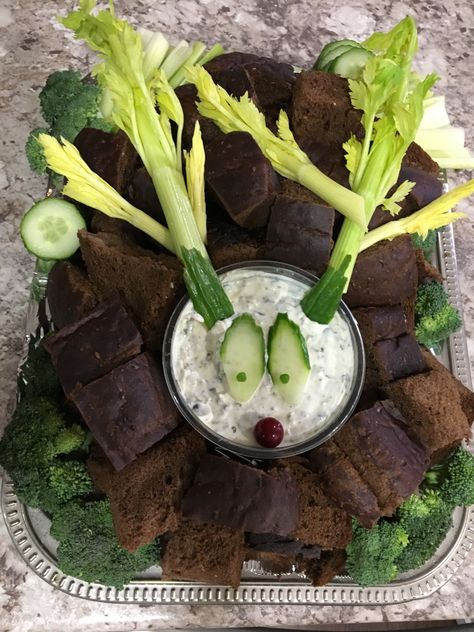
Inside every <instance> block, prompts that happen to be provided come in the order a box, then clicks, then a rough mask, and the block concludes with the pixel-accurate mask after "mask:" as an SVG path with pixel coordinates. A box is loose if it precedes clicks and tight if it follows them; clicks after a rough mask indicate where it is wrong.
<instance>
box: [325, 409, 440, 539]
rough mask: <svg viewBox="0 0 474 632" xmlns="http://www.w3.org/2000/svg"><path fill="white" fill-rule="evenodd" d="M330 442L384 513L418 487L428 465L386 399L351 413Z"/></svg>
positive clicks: (425, 454) (423, 452) (423, 449)
mask: <svg viewBox="0 0 474 632" xmlns="http://www.w3.org/2000/svg"><path fill="white" fill-rule="evenodd" d="M334 442H335V443H336V445H337V446H338V447H339V449H340V450H341V451H342V452H344V454H345V455H346V457H347V458H348V459H349V460H350V462H351V463H352V465H353V466H354V467H355V468H356V470H357V471H358V472H359V474H360V475H361V477H362V478H363V479H364V480H365V481H366V482H367V484H368V485H369V487H370V489H371V490H372V491H373V492H374V494H375V496H376V497H377V501H378V505H379V507H380V509H381V511H382V512H383V515H384V516H391V515H392V514H393V512H394V511H395V509H396V508H397V507H399V506H400V505H401V504H402V502H403V501H404V500H405V499H406V498H408V496H410V495H411V494H412V493H413V492H414V491H415V490H416V489H417V488H418V486H419V484H420V483H421V481H422V480H423V476H424V474H425V471H426V470H427V469H428V465H429V455H428V450H427V449H426V447H425V446H424V445H422V444H421V443H420V442H419V441H417V440H416V439H415V438H413V436H410V429H409V427H408V426H407V424H406V423H405V420H404V419H403V417H402V416H401V415H400V413H399V412H398V411H397V410H396V409H395V408H394V407H393V405H392V404H391V402H389V401H384V402H377V403H376V404H374V406H372V407H371V408H369V409H368V410H364V411H360V412H358V413H357V414H356V415H354V416H353V417H351V419H350V420H349V421H348V422H347V423H346V424H345V425H344V426H343V427H342V429H341V430H339V431H338V432H337V433H336V434H335V436H334ZM334 548H345V547H342V546H339V547H334Z"/></svg>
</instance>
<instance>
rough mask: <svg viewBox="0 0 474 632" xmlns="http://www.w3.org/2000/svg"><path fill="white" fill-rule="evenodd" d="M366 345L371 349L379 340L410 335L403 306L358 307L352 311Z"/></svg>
mask: <svg viewBox="0 0 474 632" xmlns="http://www.w3.org/2000/svg"><path fill="white" fill-rule="evenodd" d="M352 314H353V316H354V317H355V319H356V320H357V324H358V325H359V329H360V333H361V334H362V338H363V340H364V343H365V344H366V345H367V346H368V347H371V346H372V345H374V344H375V343H376V342H378V341H379V340H388V339H390V338H397V337H398V336H402V335H403V334H406V333H408V325H407V321H406V317H405V313H404V311H403V309H402V306H401V305H381V306H380V307H358V308H356V309H353V310H352Z"/></svg>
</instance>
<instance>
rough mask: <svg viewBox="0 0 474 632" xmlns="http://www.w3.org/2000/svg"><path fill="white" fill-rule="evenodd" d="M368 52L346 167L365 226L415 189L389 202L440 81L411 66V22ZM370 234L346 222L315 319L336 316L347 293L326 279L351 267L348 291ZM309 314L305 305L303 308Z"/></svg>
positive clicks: (369, 44) (318, 290) (378, 37)
mask: <svg viewBox="0 0 474 632" xmlns="http://www.w3.org/2000/svg"><path fill="white" fill-rule="evenodd" d="M363 46H364V48H366V49H367V50H369V51H370V52H372V53H373V56H371V57H370V58H369V59H368V61H367V63H366V65H365V67H364V69H363V72H362V75H361V77H360V79H358V80H350V81H349V87H350V96H351V102H352V105H353V107H354V108H356V109H357V110H361V111H362V117H361V122H362V125H363V127H364V130H365V136H364V139H363V140H362V141H360V140H358V139H357V138H356V137H355V136H352V137H351V138H350V139H349V140H348V141H347V142H346V143H344V149H345V151H346V164H347V168H348V170H349V183H350V186H351V188H352V190H353V191H355V192H356V193H358V194H359V195H361V196H362V197H363V199H364V202H365V223H366V225H367V224H368V223H369V221H370V219H371V217H372V215H373V213H374V211H375V209H376V208H377V206H380V205H382V206H384V207H385V208H386V209H388V210H389V212H391V213H392V214H396V213H397V212H398V211H399V209H400V206H399V204H398V203H399V202H400V201H401V200H402V199H403V198H404V197H405V196H406V194H407V193H408V192H409V191H410V189H411V188H412V186H413V184H412V183H408V182H404V183H402V184H401V185H400V186H399V187H398V189H397V190H396V191H395V193H394V194H393V195H392V196H391V197H390V198H387V197H386V196H387V192H388V191H389V190H390V189H391V188H392V187H393V186H394V185H395V184H396V182H397V179H398V175H399V171H400V166H401V162H402V160H403V157H404V155H405V153H406V150H407V148H408V146H409V145H410V144H411V143H412V141H413V140H414V137H415V134H416V132H417V129H418V126H419V124H420V121H421V118H422V115H423V99H424V98H425V96H426V94H427V93H428V91H429V90H430V89H431V87H432V86H433V84H434V83H435V81H436V79H437V77H436V76H435V75H428V76H427V77H425V78H424V79H423V80H418V79H416V78H415V76H414V74H413V72H412V70H411V65H412V61H413V57H414V55H415V52H416V50H417V33H416V26H415V23H414V21H413V19H412V18H411V17H407V18H405V19H403V20H402V21H401V22H400V23H399V24H398V25H396V26H395V27H394V28H393V29H392V30H391V31H389V32H388V33H375V34H374V35H372V36H371V37H370V38H369V39H368V40H367V41H366V42H364V43H363ZM364 232H365V229H364V228H362V227H361V225H357V224H356V223H355V222H353V221H352V220H351V219H348V218H346V219H345V220H344V223H343V226H342V229H341V232H340V234H339V236H338V239H337V242H336V245H335V247H334V249H333V251H332V254H331V258H330V261H329V265H328V269H327V271H326V272H325V274H324V275H323V277H322V278H321V280H320V281H319V283H317V284H316V286H315V287H314V288H313V290H312V294H313V298H314V301H312V304H313V305H314V306H315V307H314V309H312V310H311V311H310V312H305V313H306V314H307V316H308V317H309V318H311V319H312V320H316V321H317V322H320V323H328V322H330V320H331V319H332V317H333V316H334V314H335V312H336V310H337V307H338V305H339V302H340V300H341V297H342V294H343V291H344V289H342V290H339V288H340V282H339V277H340V276H341V273H340V274H339V275H338V276H336V277H335V278H336V279H337V286H336V289H337V291H332V290H333V289H334V287H332V284H331V283H330V284H329V288H328V287H327V286H326V277H327V276H329V278H330V279H331V277H334V271H335V270H341V269H342V267H343V266H347V257H350V260H349V267H348V268H347V270H346V271H345V273H344V276H345V279H346V284H345V285H346V287H347V285H348V283H349V281H350V278H351V275H352V270H353V268H354V265H355V263H356V259H357V255H358V253H359V250H360V247H361V242H362V239H363V237H364ZM303 309H305V308H304V306H303Z"/></svg>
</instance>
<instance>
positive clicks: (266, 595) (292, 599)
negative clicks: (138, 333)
mask: <svg viewBox="0 0 474 632" xmlns="http://www.w3.org/2000/svg"><path fill="white" fill-rule="evenodd" d="M435 263H436V265H437V266H438V268H439V269H440V271H441V273H442V274H443V276H444V277H445V279H446V287H447V291H448V294H449V298H450V301H451V302H452V303H453V305H454V306H455V307H457V309H458V310H459V311H460V312H462V302H461V294H460V290H459V285H458V275H457V265H456V255H455V246H454V237H453V230H452V227H451V226H448V227H447V228H445V229H444V230H443V231H441V232H440V234H439V237H438V248H437V252H436V261H435ZM45 281H46V278H45V277H41V276H40V275H36V276H35V279H34V282H33V293H34V292H35V291H38V289H39V290H41V286H42V285H44V283H45ZM37 329H38V320H37V303H35V302H34V301H31V303H30V309H29V313H28V319H27V332H28V333H30V332H33V331H36V330H37ZM441 360H442V361H443V362H444V363H445V364H446V366H448V367H449V368H450V369H451V371H452V373H453V374H454V375H455V376H456V377H457V378H458V379H460V380H461V381H462V382H463V383H464V384H465V385H466V386H468V387H469V388H471V387H472V385H471V376H470V370H469V361H468V355H467V347H466V336H465V332H464V330H461V331H459V332H457V333H456V334H454V335H453V336H451V337H450V339H449V341H448V342H447V343H446V344H445V345H444V348H443V353H442V355H441ZM1 506H2V513H3V516H4V519H5V522H6V525H7V529H8V531H9V533H10V535H11V537H12V540H13V542H14V543H15V545H16V547H17V549H18V551H19V553H20V555H21V556H22V557H23V559H24V560H25V562H26V564H27V565H28V566H29V567H30V568H31V569H32V570H33V571H34V572H35V573H36V574H37V575H39V576H40V577H41V578H42V579H43V580H44V581H45V582H47V583H48V584H50V585H51V586H53V587H55V588H58V589H59V590H62V591H63V592H65V593H68V594H69V595H73V596H75V597H81V598H83V599H89V600H91V601H101V602H108V603H134V604H154V603H177V604H179V603H200V604H203V603H206V604H303V605H309V604H319V605H343V604H352V605H356V604H360V605H387V604H395V603H401V602H405V601H410V600H412V599H419V598H421V597H426V596H427V595H430V594H432V593H434V592H435V591H436V590H438V588H440V586H442V585H443V584H445V583H446V582H447V581H449V579H450V578H451V577H452V576H453V575H454V573H455V572H456V571H457V570H458V569H459V567H460V566H461V564H462V563H463V561H464V560H465V559H466V557H467V556H468V553H469V551H470V550H471V549H472V547H473V544H474V507H470V508H465V509H457V510H456V512H455V513H454V518H453V527H452V528H451V530H450V532H449V533H448V535H447V536H446V538H445V540H444V542H443V544H442V545H441V547H440V548H439V550H438V551H437V553H436V555H435V556H434V557H433V558H432V559H431V560H429V561H428V562H427V563H426V564H425V565H424V566H423V567H422V568H419V569H417V570H416V571H413V572H410V573H405V574H404V575H401V576H400V577H399V578H398V579H397V580H396V581H393V582H391V583H390V584H387V585H383V586H376V587H375V586H374V587H369V588H361V587H359V586H357V585H356V584H355V583H354V582H352V580H351V579H350V577H337V578H335V580H334V581H333V582H332V583H330V584H328V585H326V586H324V587H318V588H315V587H313V586H311V585H310V583H309V582H308V580H307V579H306V578H305V577H304V575H300V574H296V573H293V574H292V573H288V574H285V575H283V576H279V577H277V576H275V575H274V574H271V573H267V572H265V571H263V570H262V568H261V566H260V564H259V563H258V562H246V563H245V564H244V567H243V571H242V580H241V585H240V586H239V588H229V587H227V586H214V585H208V584H198V583H193V582H167V581H161V579H160V576H161V571H160V569H159V568H158V567H154V568H151V569H149V570H148V571H147V572H146V573H143V574H142V575H140V576H138V577H137V578H136V580H135V581H133V582H131V583H130V584H128V585H127V586H125V587H124V588H123V589H121V590H118V589H115V588H110V587H107V586H102V585H100V584H92V583H87V582H84V581H81V580H80V579H76V578H74V577H70V576H68V575H65V574H64V573H63V572H62V571H61V570H60V569H59V568H58V567H57V565H56V560H55V550H56V543H55V541H54V540H53V539H52V538H51V537H50V535H49V521H48V519H47V518H46V516H45V515H44V514H43V513H41V512H40V511H39V510H37V509H30V508H28V507H26V506H25V505H24V504H23V503H22V502H21V501H20V500H18V498H17V496H16V495H15V491H14V489H13V484H12V482H11V481H10V480H9V478H8V477H7V476H4V479H3V483H2V489H1Z"/></svg>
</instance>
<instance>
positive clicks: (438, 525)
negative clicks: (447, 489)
mask: <svg viewBox="0 0 474 632" xmlns="http://www.w3.org/2000/svg"><path fill="white" fill-rule="evenodd" d="M396 519H397V521H398V524H399V525H400V526H401V527H402V528H403V529H404V530H405V531H406V533H407V534H408V546H407V547H406V548H404V549H403V550H402V551H401V553H400V555H399V556H398V557H397V558H396V560H395V563H396V565H397V566H398V569H399V571H400V572H404V571H408V570H410V569H412V568H418V567H420V566H422V565H423V564H424V563H425V562H426V561H427V560H429V559H430V557H431V556H432V555H433V554H434V553H435V552H436V549H437V548H438V547H439V545H440V544H441V542H442V541H443V540H444V538H445V536H446V534H447V532H448V531H449V528H450V527H451V524H452V507H450V506H449V505H448V504H446V503H445V502H444V500H443V499H442V498H441V496H440V495H439V494H438V493H437V492H435V491H425V492H423V493H422V494H421V495H420V496H417V495H416V494H413V495H412V496H410V497H409V498H408V499H407V500H406V501H405V502H404V503H403V505H401V507H399V508H398V510H397V514H396Z"/></svg>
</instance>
